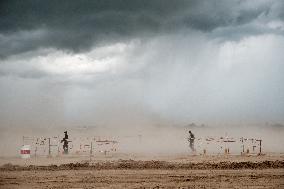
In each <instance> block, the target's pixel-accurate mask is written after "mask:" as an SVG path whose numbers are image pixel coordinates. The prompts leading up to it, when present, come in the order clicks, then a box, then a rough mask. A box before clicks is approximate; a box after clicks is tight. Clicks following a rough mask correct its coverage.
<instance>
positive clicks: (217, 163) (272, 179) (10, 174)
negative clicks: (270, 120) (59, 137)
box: [0, 154, 284, 189]
mask: <svg viewBox="0 0 284 189" xmlns="http://www.w3.org/2000/svg"><path fill="white" fill-rule="evenodd" d="M0 165H1V166H0V188H1V189H2V188H8V189H9V188H11V189H13V188H284V157H283V156H282V155H277V156H275V155H274V156H272V155H271V156H268V155H265V156H185V155H178V156H159V157H158V156H156V157H154V156H138V155H133V154H132V155H129V154H128V155H122V154H120V155H116V156H107V157H104V156H101V157H99V156H97V157H96V158H93V159H92V160H91V161H90V159H89V157H57V158H43V157H42V158H31V159H27V160H23V159H19V158H0Z"/></svg>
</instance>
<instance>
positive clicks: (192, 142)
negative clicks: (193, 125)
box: [188, 131, 195, 152]
mask: <svg viewBox="0 0 284 189" xmlns="http://www.w3.org/2000/svg"><path fill="white" fill-rule="evenodd" d="M188 133H189V137H188V142H189V147H190V149H191V150H192V151H193V152H194V151H195V149H194V140H195V137H194V134H193V133H192V132H191V131H188Z"/></svg>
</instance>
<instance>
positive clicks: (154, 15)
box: [0, 0, 284, 58]
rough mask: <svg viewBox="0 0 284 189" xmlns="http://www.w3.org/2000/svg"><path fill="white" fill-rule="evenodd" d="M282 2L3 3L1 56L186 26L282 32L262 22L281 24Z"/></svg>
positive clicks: (81, 46) (76, 47) (229, 33)
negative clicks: (268, 27) (278, 22)
mask: <svg viewBox="0 0 284 189" xmlns="http://www.w3.org/2000/svg"><path fill="white" fill-rule="evenodd" d="M283 4H284V3H283V2H281V1H266V0H264V1H263V0H260V1H242V0H234V1H226V0H224V1H218V0H213V1H206V0H201V1H196V0H188V1H182V0H178V1H174V2H172V1H168V0H166V1H161V0H154V1H139V0H137V1H136V0H134V1H133V0H130V1H120V0H118V1H108V0H106V1H62V2H58V1H45V2H42V1H34V0H28V1H24V2H19V1H1V6H0V7H1V8H0V44H1V45H0V49H1V54H0V56H1V57H2V58H5V57H8V56H10V55H14V54H19V53H24V52H28V51H33V50H36V49H39V48H58V49H64V50H68V51H71V52H75V53H76V52H83V51H88V50H90V49H91V48H92V47H93V46H100V45H106V44H109V43H113V42H121V41H128V40H130V39H134V38H144V39H145V38H146V39H149V38H151V37H153V36H157V35H164V34H169V33H175V32H178V31H183V30H185V29H193V30H200V31H202V32H206V33H210V32H213V33H216V35H218V34H219V33H220V32H221V34H219V36H220V35H222V36H223V37H226V38H231V37H235V36H236V35H239V33H241V36H239V37H244V36H246V35H254V34H257V33H271V32H280V33H281V34H282V35H283V30H281V31H278V30H277V28H274V29H270V30H269V29H268V30H267V29H266V27H265V26H261V24H266V23H268V22H270V21H274V20H276V21H281V22H283V20H284V16H283V14H284V13H283V9H284V5H283ZM251 23H253V24H252V25H251ZM248 25H249V26H248ZM282 29H283V28H282ZM215 30H216V32H214V31H215ZM220 30H221V31H220ZM223 30H225V31H223ZM236 30H237V32H236ZM239 30H240V31H239Z"/></svg>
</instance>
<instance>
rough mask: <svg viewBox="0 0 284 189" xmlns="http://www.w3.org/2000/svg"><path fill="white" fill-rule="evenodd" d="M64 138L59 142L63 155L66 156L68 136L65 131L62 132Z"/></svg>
mask: <svg viewBox="0 0 284 189" xmlns="http://www.w3.org/2000/svg"><path fill="white" fill-rule="evenodd" d="M64 134H65V135H64V138H63V139H62V140H61V143H62V142H63V150H64V154H68V142H69V141H68V140H67V139H68V134H67V131H65V132H64Z"/></svg>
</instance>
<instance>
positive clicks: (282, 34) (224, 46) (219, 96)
mask: <svg viewBox="0 0 284 189" xmlns="http://www.w3.org/2000/svg"><path fill="white" fill-rule="evenodd" d="M283 10H284V2H283V1H276V0H250V1H245V0H232V1H227V0H187V1H181V0H177V1H170V0H163V1H162V0H159V1H158V0H151V1H143V0H142V1H141V0H137V1H136V0H129V1H128V0H116V1H108V0H102V1H99V0H93V1H61V2H59V1H52V0H51V1H36V0H26V1H12V0H10V1H8V0H7V1H1V2H0V87H1V88H0V103H1V109H0V120H1V125H6V126H7V125H20V124H23V125H43V126H49V125H72V124H73V125H74V124H75V125H76V124H77V125H80V124H86V125H96V124H99V125H110V126H114V125H121V126H123V125H134V126H143V125H149V124H164V123H167V124H176V123H178V124H186V123H189V122H200V123H207V124H216V125H218V124H227V123H238V124H248V123H257V124H259V123H261V124H264V123H265V122H273V123H274V122H279V123H283V122H284V120H283V115H284V101H283V99H284V87H283V81H284V77H283V75H284V74H283V70H284V65H283V60H284V54H283V52H282V51H283V49H284V11H283Z"/></svg>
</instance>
